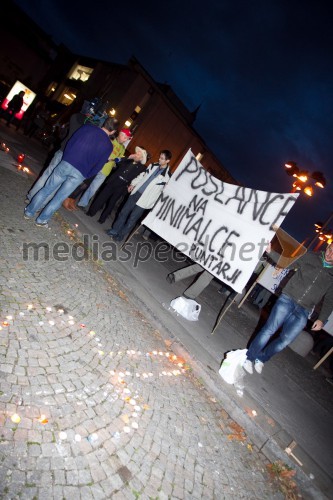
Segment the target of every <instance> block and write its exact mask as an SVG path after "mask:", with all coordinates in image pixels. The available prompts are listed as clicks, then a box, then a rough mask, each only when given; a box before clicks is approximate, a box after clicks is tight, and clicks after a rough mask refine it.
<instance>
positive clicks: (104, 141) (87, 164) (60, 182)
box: [24, 118, 118, 227]
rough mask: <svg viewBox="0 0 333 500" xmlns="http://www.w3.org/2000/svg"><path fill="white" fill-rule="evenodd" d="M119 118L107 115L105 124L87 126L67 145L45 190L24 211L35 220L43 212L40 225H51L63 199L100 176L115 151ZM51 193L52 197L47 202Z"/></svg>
mask: <svg viewBox="0 0 333 500" xmlns="http://www.w3.org/2000/svg"><path fill="white" fill-rule="evenodd" d="M117 129H118V120H116V119H115V118H107V119H106V121H105V123H104V125H103V127H102V128H99V127H96V126H95V125H83V126H82V127H80V128H79V129H78V130H77V131H76V132H75V133H74V134H73V135H72V137H71V138H70V139H69V141H68V142H67V144H66V147H65V150H64V153H63V157H62V160H61V162H60V163H59V164H58V165H57V166H56V167H55V169H54V170H53V172H52V174H51V175H50V177H49V178H48V180H47V181H46V184H45V186H44V187H42V189H40V190H39V191H38V193H36V195H35V196H34V197H33V198H32V200H31V202H30V203H29V205H27V207H26V209H25V211H24V218H25V219H32V218H33V217H34V216H35V214H36V212H38V211H40V210H41V209H42V210H41V212H40V214H39V215H38V217H37V219H36V225H37V226H40V227H48V221H49V219H50V218H51V217H52V215H53V214H54V212H56V211H57V210H58V208H59V207H60V206H61V204H62V202H63V201H64V200H65V199H66V198H67V197H68V195H69V194H70V193H72V192H73V191H74V189H75V188H76V187H77V186H78V185H79V184H81V182H82V181H83V180H84V179H87V178H89V177H92V176H93V175H96V174H97V173H98V172H99V171H100V170H101V169H102V168H103V165H105V163H106V162H107V160H108V158H109V156H110V154H111V153H112V143H111V141H110V137H111V136H112V135H115V134H116V133H117V132H118V130H117ZM51 193H55V194H54V196H53V197H52V199H51V200H50V201H49V202H48V203H47V205H46V206H44V205H45V200H46V199H47V198H48V197H49V196H50V194H51ZM43 207H44V208H43Z"/></svg>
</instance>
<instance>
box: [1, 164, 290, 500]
mask: <svg viewBox="0 0 333 500" xmlns="http://www.w3.org/2000/svg"><path fill="white" fill-rule="evenodd" d="M0 183H1V200H0V208H1V221H0V233H1V247H0V265H1V269H2V273H1V278H0V280H1V281H0V283H1V294H0V301H1V302H0V305H1V323H0V324H1V331H0V341H1V345H0V356H1V358H0V359H1V372H0V373H1V382H0V404H1V414H0V421H1V435H0V463H1V470H0V484H1V486H0V491H1V495H2V498H8V499H9V498H10V499H12V498H31V499H36V498H39V499H46V498H56V499H61V498H66V499H69V498H87V499H88V498H112V499H118V498H119V499H134V498H143V499H148V498H159V499H166V498H172V499H174V498H175V499H176V498H179V499H182V498H188V499H196V498H198V499H199V498H203V499H211V498H216V499H221V498H227V499H228V498H251V499H253V498H258V499H263V498H283V495H282V494H281V493H280V492H279V491H278V488H277V485H276V484H272V483H271V481H270V478H269V475H268V473H267V469H266V465H267V460H266V459H265V457H264V456H263V455H262V454H261V453H259V451H258V450H257V449H256V447H255V446H253V444H252V443H251V442H250V441H249V439H248V438H247V437H246V435H245V433H244V431H243V430H242V429H241V428H240V426H238V425H237V424H236V423H235V422H234V421H233V420H232V419H231V418H230V417H229V415H228V414H227V413H226V412H225V411H224V409H223V407H222V406H221V405H220V403H218V402H217V400H216V399H215V398H214V397H212V396H211V395H210V394H209V391H207V390H206V389H205V388H204V386H203V385H202V384H200V382H199V381H198V380H197V379H196V377H195V375H194V374H193V373H192V371H191V365H190V364H187V363H185V361H184V360H182V359H180V358H179V357H178V356H176V355H174V354H173V352H172V351H170V350H169V343H168V341H167V339H163V338H162V336H161V334H160V333H159V331H157V330H156V329H155V328H154V327H153V326H152V325H151V324H150V323H149V321H147V319H146V318H145V317H144V316H143V315H142V314H141V313H140V312H139V311H138V310H137V309H136V307H135V306H133V304H132V302H131V299H130V297H127V296H126V291H124V290H122V289H121V287H120V286H119V285H118V284H117V282H116V281H115V280H113V278H112V277H111V276H109V275H108V274H107V273H105V272H104V271H103V270H102V269H100V268H99V266H98V265H97V264H94V263H91V262H85V261H83V262H77V261H75V260H74V259H73V258H68V259H64V260H63V261H60V260H54V259H53V258H52V251H51V252H50V253H51V256H50V258H49V259H47V258H39V259H38V260H36V261H34V260H33V259H29V260H27V261H25V260H24V259H23V251H24V246H25V245H26V244H29V243H30V242H35V243H37V244H41V245H43V246H44V249H45V250H46V249H47V248H48V249H50V250H52V249H53V248H54V245H56V244H57V243H59V242H63V245H64V248H65V246H66V245H69V248H72V245H73V241H71V240H70V237H69V236H68V235H67V234H66V227H65V226H64V225H61V221H60V220H59V218H57V217H55V218H54V219H53V220H52V224H51V228H50V229H44V228H37V227H36V226H35V225H34V223H33V222H32V221H26V220H24V219H23V215H22V214H23V208H24V202H23V200H24V195H25V193H26V191H27V189H28V187H29V185H30V183H31V182H30V181H29V180H27V179H25V178H24V177H22V176H20V175H17V173H15V172H13V171H11V169H8V168H3V167H2V166H1V164H0Z"/></svg>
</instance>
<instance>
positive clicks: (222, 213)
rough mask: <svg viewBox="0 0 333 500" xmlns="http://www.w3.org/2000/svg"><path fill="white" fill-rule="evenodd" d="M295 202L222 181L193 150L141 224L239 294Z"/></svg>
mask: <svg viewBox="0 0 333 500" xmlns="http://www.w3.org/2000/svg"><path fill="white" fill-rule="evenodd" d="M297 197H298V194H295V193H285V194H282V193H269V192H265V191H259V190H256V189H251V188H247V187H243V186H238V185H234V184H228V183H226V182H223V181H221V180H219V179H217V178H215V177H213V176H212V175H210V174H209V173H208V172H207V171H206V170H205V169H204V168H203V167H202V165H201V164H200V162H199V161H198V160H197V159H196V158H195V156H194V155H193V153H192V151H191V150H189V151H188V152H187V153H186V155H185V156H184V158H183V160H182V161H181V163H180V165H179V166H178V168H177V170H176V171H175V172H174V174H173V176H172V177H171V179H170V181H169V183H168V184H167V186H166V187H165V188H164V190H163V191H162V193H161V195H160V197H159V199H158V200H157V202H156V204H155V206H154V208H153V209H152V210H151V211H150V213H149V214H148V216H147V217H146V218H145V219H144V220H143V221H142V224H144V225H145V226H147V227H148V228H150V229H151V230H152V231H154V232H155V233H157V234H159V235H160V236H162V238H163V239H164V240H166V241H168V242H169V243H170V244H171V245H173V246H175V247H176V248H177V249H178V250H179V251H181V252H182V253H184V254H185V255H187V256H188V257H190V258H191V259H192V260H193V261H195V262H197V263H198V264H200V265H201V266H202V267H203V268H205V269H206V270H207V271H209V272H210V273H211V274H213V275H214V276H215V277H216V278H218V279H219V280H221V281H222V282H224V283H226V284H228V285H229V286H230V287H232V288H233V289H234V290H235V291H236V292H238V293H241V292H242V290H243V288H244V286H245V285H246V283H247V281H248V279H249V278H250V276H251V274H252V272H253V270H254V268H255V267H256V265H257V263H258V260H259V259H260V257H261V255H262V254H263V252H264V251H265V248H266V246H267V244H268V242H269V241H270V240H271V239H272V238H273V236H274V234H275V232H274V229H273V226H276V227H279V226H280V224H281V223H282V221H283V220H284V218H285V216H286V215H287V214H288V212H289V210H290V209H291V207H292V206H293V204H294V203H295V201H296V199H297Z"/></svg>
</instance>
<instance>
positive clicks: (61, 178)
mask: <svg viewBox="0 0 333 500" xmlns="http://www.w3.org/2000/svg"><path fill="white" fill-rule="evenodd" d="M83 180H84V175H83V174H81V172H79V170H77V169H76V168H74V167H73V166H72V165H71V164H70V163H68V162H67V161H61V162H60V163H59V164H58V166H57V167H56V168H55V169H54V170H53V172H52V174H51V176H50V177H49V178H48V180H47V181H46V184H45V186H44V187H43V188H42V189H41V190H40V191H38V193H37V194H36V195H35V196H34V197H33V200H32V201H31V202H30V203H29V205H28V206H27V207H26V209H25V214H24V216H25V218H26V219H31V218H33V217H34V215H35V213H36V212H37V210H39V208H40V207H41V206H42V205H44V200H47V199H49V198H50V197H52V193H54V192H55V191H56V194H55V195H54V196H53V197H52V199H51V200H50V201H49V202H48V203H47V204H46V206H45V208H44V209H43V210H42V212H41V213H40V215H39V216H38V217H37V219H36V223H37V224H38V225H46V224H47V222H48V221H49V219H50V218H51V217H52V215H53V214H54V212H56V211H57V210H58V208H60V206H61V204H62V202H63V201H64V199H65V198H67V196H68V195H69V194H70V193H71V192H72V191H74V189H75V188H76V187H77V186H78V185H79V184H80V183H81V182H82V181H83Z"/></svg>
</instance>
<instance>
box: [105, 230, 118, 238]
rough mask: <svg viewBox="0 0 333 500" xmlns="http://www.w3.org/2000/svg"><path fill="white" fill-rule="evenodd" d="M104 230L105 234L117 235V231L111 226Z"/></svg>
mask: <svg viewBox="0 0 333 500" xmlns="http://www.w3.org/2000/svg"><path fill="white" fill-rule="evenodd" d="M105 232H106V234H107V235H108V236H118V233H117V231H115V230H114V229H112V228H111V229H107V230H106V231H105Z"/></svg>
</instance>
